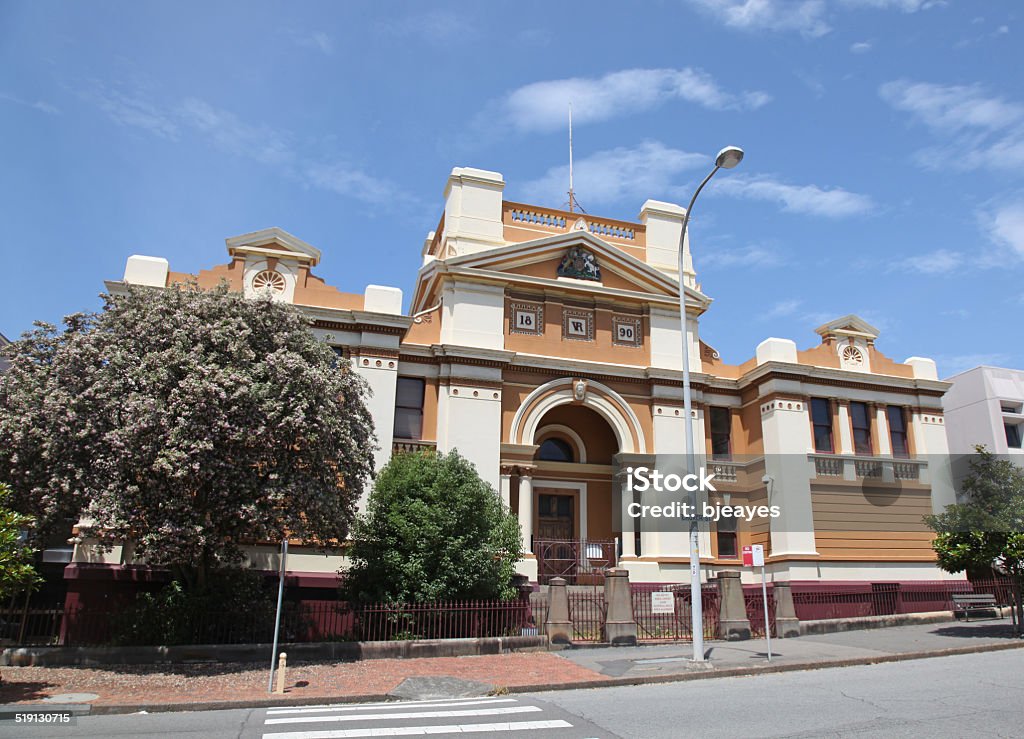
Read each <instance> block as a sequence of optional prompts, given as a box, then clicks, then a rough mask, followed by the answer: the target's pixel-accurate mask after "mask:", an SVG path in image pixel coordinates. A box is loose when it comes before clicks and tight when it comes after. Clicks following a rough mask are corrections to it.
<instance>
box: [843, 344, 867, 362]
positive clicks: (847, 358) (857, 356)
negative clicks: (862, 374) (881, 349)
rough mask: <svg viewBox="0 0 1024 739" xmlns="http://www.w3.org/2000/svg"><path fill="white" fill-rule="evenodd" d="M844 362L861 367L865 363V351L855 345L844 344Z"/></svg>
mask: <svg viewBox="0 0 1024 739" xmlns="http://www.w3.org/2000/svg"><path fill="white" fill-rule="evenodd" d="M843 362H845V363H846V364H851V365H853V366H855V367H859V366H861V365H862V364H864V353H863V352H862V351H861V350H860V349H858V348H857V347H855V346H849V345H847V346H844V347H843Z"/></svg>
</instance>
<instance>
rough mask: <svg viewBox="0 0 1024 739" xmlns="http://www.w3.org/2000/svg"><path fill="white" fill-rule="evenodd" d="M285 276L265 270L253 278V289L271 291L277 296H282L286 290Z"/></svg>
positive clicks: (274, 271)
mask: <svg viewBox="0 0 1024 739" xmlns="http://www.w3.org/2000/svg"><path fill="white" fill-rule="evenodd" d="M285 286H286V285H285V281H284V275H282V274H281V273H280V272H277V271H276V270H272V269H265V270H263V271H262V272H259V273H257V274H256V276H255V277H253V278H252V289H253V290H263V289H269V290H270V291H271V292H272V293H274V294H275V295H280V294H281V293H283V292H284V289H285Z"/></svg>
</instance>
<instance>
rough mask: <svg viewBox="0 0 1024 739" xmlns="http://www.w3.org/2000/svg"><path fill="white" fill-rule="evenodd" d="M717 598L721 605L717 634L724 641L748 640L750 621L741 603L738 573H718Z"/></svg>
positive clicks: (730, 571) (745, 608)
mask: <svg viewBox="0 0 1024 739" xmlns="http://www.w3.org/2000/svg"><path fill="white" fill-rule="evenodd" d="M717 582H718V597H719V602H720V603H721V609H720V611H719V618H718V633H719V635H720V636H721V638H723V639H725V640H726V641H741V640H743V639H749V638H750V620H749V619H748V618H747V607H746V605H745V604H744V602H743V585H742V583H741V582H740V573H738V572H736V571H735V570H724V571H722V572H719V573H718V578H717Z"/></svg>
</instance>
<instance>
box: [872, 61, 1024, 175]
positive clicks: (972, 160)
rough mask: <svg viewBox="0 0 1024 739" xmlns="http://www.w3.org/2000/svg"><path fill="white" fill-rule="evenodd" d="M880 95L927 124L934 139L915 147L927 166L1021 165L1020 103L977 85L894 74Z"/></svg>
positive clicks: (1023, 122) (1023, 126) (1023, 111)
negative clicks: (930, 143) (909, 78)
mask: <svg viewBox="0 0 1024 739" xmlns="http://www.w3.org/2000/svg"><path fill="white" fill-rule="evenodd" d="M879 94H880V95H881V96H882V99H883V100H885V101H886V102H888V103H889V104H890V105H891V106H892V107H893V108H895V109H896V110H900V111H903V112H906V113H910V114H911V116H912V117H913V119H914V120H916V121H918V122H920V123H923V124H924V125H925V126H927V127H928V128H930V129H931V130H932V132H933V133H934V134H935V135H936V137H937V138H938V139H939V143H938V145H935V146H931V147H926V148H923V149H921V150H920V151H918V152H916V153H915V159H916V161H917V162H918V164H919V165H921V166H922V167H925V168H927V169H941V168H954V169H961V170H965V169H978V168H990V169H1006V170H1011V171H1017V170H1019V168H1020V167H1021V166H1024V105H1021V104H1020V103H1017V102H1014V101H1011V100H1007V99H1005V98H1003V97H998V96H994V95H990V94H987V93H986V92H985V90H984V89H983V88H982V87H981V86H980V85H936V84H931V83H925V82H908V81H906V80H896V81H894V82H887V83H886V84H884V85H882V86H881V87H880V88H879Z"/></svg>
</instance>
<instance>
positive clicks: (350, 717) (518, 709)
mask: <svg viewBox="0 0 1024 739" xmlns="http://www.w3.org/2000/svg"><path fill="white" fill-rule="evenodd" d="M543 710H544V709H543V708H541V707H540V706H510V707H508V708H473V709H470V710H466V711H406V712H404V713H360V714H346V715H344V716H289V717H286V718H268V719H267V720H266V721H265V722H264V723H266V724H267V725H271V724H310V723H326V722H329V721H380V720H385V721H394V720H398V719H405V718H416V719H420V718H457V717H459V716H500V715H502V714H507V713H534V712H536V711H543Z"/></svg>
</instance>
